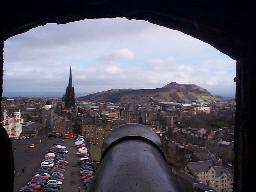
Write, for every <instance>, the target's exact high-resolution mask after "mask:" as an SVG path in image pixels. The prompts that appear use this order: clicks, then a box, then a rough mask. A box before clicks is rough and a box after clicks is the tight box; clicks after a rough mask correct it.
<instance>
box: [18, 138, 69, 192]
mask: <svg viewBox="0 0 256 192" xmlns="http://www.w3.org/2000/svg"><path fill="white" fill-rule="evenodd" d="M62 142H64V141H62ZM67 153H68V150H67V149H66V146H64V145H62V144H53V145H52V146H51V147H50V148H49V149H48V153H47V154H46V155H45V157H44V159H43V160H42V162H41V166H40V168H38V169H37V170H36V171H35V175H34V176H33V177H32V178H31V180H30V181H29V182H28V183H27V185H26V186H24V187H22V188H21V189H20V190H19V192H35V191H42V192H57V191H59V190H60V189H61V186H62V183H63V180H64V173H65V168H66V166H67V165H68V161H66V160H65V154H67Z"/></svg>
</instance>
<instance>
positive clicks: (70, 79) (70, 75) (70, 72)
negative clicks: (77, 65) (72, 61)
mask: <svg viewBox="0 0 256 192" xmlns="http://www.w3.org/2000/svg"><path fill="white" fill-rule="evenodd" d="M68 87H72V70H71V65H70V69H69V81H68Z"/></svg>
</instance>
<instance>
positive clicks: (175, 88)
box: [79, 82, 221, 103]
mask: <svg viewBox="0 0 256 192" xmlns="http://www.w3.org/2000/svg"><path fill="white" fill-rule="evenodd" d="M151 98H153V99H155V100H159V101H173V102H186V103H189V102H192V101H198V102H203V101H205V102H210V101H214V100H220V99H221V98H220V97H217V96H213V95H212V94H211V93H210V92H209V91H207V90H206V89H203V88H201V87H199V86H198V85H194V84H179V83H176V82H172V83H169V84H167V85H165V86H164V87H162V88H156V89H111V90H108V91H102V92H98V93H93V94H89V95H86V96H83V97H79V100H85V101H93V102H113V103H115V102H121V103H146V102H149V101H150V99H151Z"/></svg>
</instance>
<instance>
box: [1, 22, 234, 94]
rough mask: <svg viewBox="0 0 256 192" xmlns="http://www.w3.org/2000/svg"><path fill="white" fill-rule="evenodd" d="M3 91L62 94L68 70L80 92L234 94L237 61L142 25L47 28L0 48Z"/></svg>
mask: <svg viewBox="0 0 256 192" xmlns="http://www.w3.org/2000/svg"><path fill="white" fill-rule="evenodd" d="M4 46H5V47H4V92H19V91H20V92H63V93H64V91H65V88H66V86H67V83H68V75H69V66H70V65H71V66H72V70H73V84H74V87H75V90H76V91H77V92H80V93H91V92H97V91H102V90H108V89H117V88H134V89H136V88H156V87H162V86H164V85H165V84H168V83H170V82H173V81H176V82H177V83H193V84H197V85H199V86H201V87H203V88H206V89H208V90H209V91H210V92H211V93H213V94H215V95H222V96H233V95H234V92H235V83H234V82H233V79H234V77H235V61H234V60H232V59H231V58H230V57H228V56H226V55H224V54H223V53H221V52H220V51H218V50H216V49H215V48H213V47H212V46H210V45H209V44H206V43H204V42H201V41H200V40H197V39H195V38H192V37H190V36H188V35H185V34H183V33H181V32H179V31H174V30H171V29H167V28H164V27H161V26H158V25H154V24H151V23H148V22H145V21H138V20H127V19H124V18H116V19H97V20H90V19H88V20H84V21H79V22H73V23H69V24H65V25H57V24H47V25H45V26H40V27H37V28H34V29H31V30H30V31H28V32H26V33H23V34H20V35H16V36H14V37H12V38H10V39H8V40H7V41H6V42H5V44H4Z"/></svg>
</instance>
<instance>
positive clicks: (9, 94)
mask: <svg viewBox="0 0 256 192" xmlns="http://www.w3.org/2000/svg"><path fill="white" fill-rule="evenodd" d="M75 94H76V97H80V96H85V95H88V94H90V93H82V92H78V93H75ZM63 95H64V93H63V92H3V97H62V96H63Z"/></svg>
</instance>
